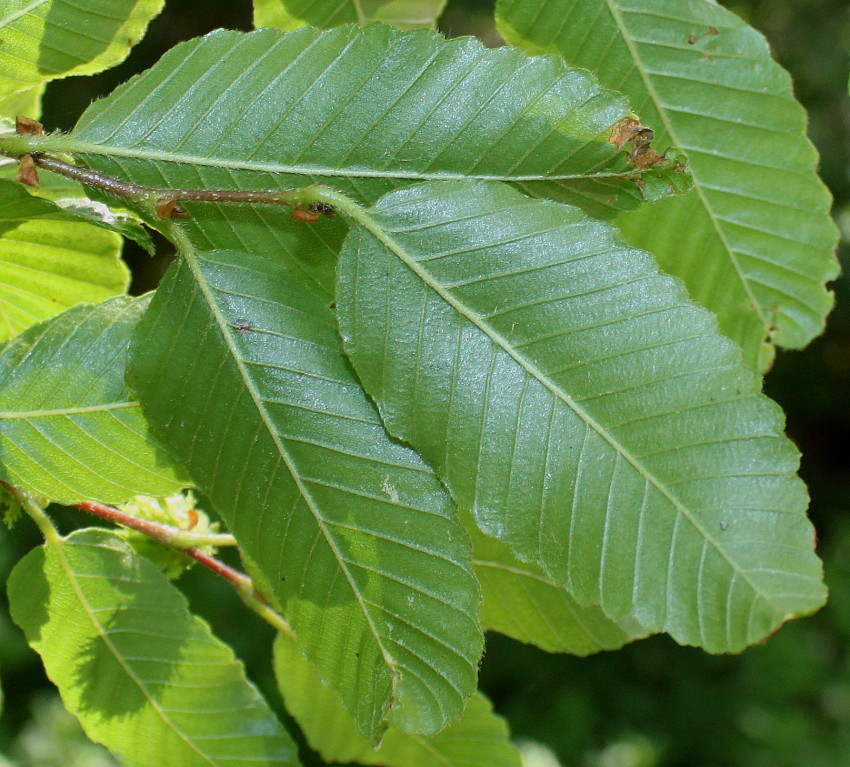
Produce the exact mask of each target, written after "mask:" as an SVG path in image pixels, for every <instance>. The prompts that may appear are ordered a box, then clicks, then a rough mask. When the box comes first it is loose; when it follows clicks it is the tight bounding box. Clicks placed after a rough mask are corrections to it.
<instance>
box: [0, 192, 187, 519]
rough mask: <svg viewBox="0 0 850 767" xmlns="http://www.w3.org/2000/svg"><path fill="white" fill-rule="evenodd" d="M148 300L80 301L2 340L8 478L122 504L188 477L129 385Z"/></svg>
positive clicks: (0, 380) (65, 498)
mask: <svg viewBox="0 0 850 767" xmlns="http://www.w3.org/2000/svg"><path fill="white" fill-rule="evenodd" d="M33 201H34V202H37V201H36V200H35V199H34V198H33ZM147 304H148V301H147V300H146V299H135V300H133V299H127V298H123V297H118V298H114V299H111V300H109V301H106V302H104V303H102V304H98V305H96V306H86V305H80V306H76V307H74V308H73V309H69V310H68V311H67V312H65V313H64V314H61V315H60V316H59V317H56V318H55V319H52V320H48V321H47V322H44V323H42V324H40V325H37V326H35V327H33V328H30V329H29V330H27V331H26V332H24V333H23V334H21V335H20V336H18V337H17V338H15V339H14V340H13V341H11V342H10V343H9V344H7V345H6V346H5V347H4V348H3V350H2V352H0V458H2V465H0V478H2V479H3V480H5V481H6V482H8V483H10V484H12V485H15V486H17V487H19V488H21V489H23V490H26V491H28V492H31V493H35V494H36V495H40V496H44V497H46V498H50V499H51V500H54V501H61V502H63V503H77V502H79V501H85V500H96V501H101V502H104V503H122V502H124V501H127V500H129V499H130V498H131V497H132V496H134V495H136V494H137V493H148V494H152V495H169V494H171V493H174V492H177V491H178V490H179V489H180V488H181V487H182V486H183V485H184V484H185V483H186V482H187V478H186V475H185V472H183V471H182V470H181V469H180V468H179V467H178V466H176V465H175V464H174V461H173V460H172V459H171V458H170V457H169V456H168V454H167V453H166V452H165V450H164V449H163V448H162V446H161V445H160V443H159V442H158V441H157V440H156V439H155V438H154V437H153V436H152V435H151V434H150V432H149V430H148V427H147V424H146V423H145V420H144V418H143V417H142V415H141V412H140V410H139V405H138V403H137V402H135V401H133V399H132V398H131V397H130V394H129V393H128V391H127V387H126V385H125V384H124V368H125V365H126V356H127V347H128V345H129V342H130V334H131V332H132V331H133V330H134V328H135V326H136V322H137V320H138V318H139V316H140V315H141V314H142V313H143V312H144V310H145V308H146V307H147Z"/></svg>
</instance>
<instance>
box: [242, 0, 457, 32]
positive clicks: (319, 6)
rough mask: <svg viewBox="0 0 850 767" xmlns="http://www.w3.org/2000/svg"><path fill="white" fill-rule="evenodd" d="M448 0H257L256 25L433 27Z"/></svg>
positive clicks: (320, 27) (291, 27)
mask: <svg viewBox="0 0 850 767" xmlns="http://www.w3.org/2000/svg"><path fill="white" fill-rule="evenodd" d="M445 5H446V0H319V1H318V2H316V0H254V26H255V27H277V28H278V29H297V28H298V27H306V26H312V27H318V28H319V29H330V28H331V27H338V26H340V25H341V24H349V23H352V22H353V23H356V24H368V23H369V22H370V21H383V22H385V23H387V24H392V25H393V26H394V27H398V28H399V29H411V28H413V27H433V26H434V25H435V24H436V23H437V19H438V18H439V16H440V14H441V13H442V12H443V8H444V7H445Z"/></svg>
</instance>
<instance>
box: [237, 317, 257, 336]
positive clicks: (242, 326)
mask: <svg viewBox="0 0 850 767" xmlns="http://www.w3.org/2000/svg"><path fill="white" fill-rule="evenodd" d="M233 327H234V328H236V329H237V330H238V331H239V333H240V335H241V336H242V337H243V338H244V337H245V336H247V335H248V333H250V332H251V331H252V330H253V329H254V326H253V325H252V324H251V323H250V322H248V320H236V323H235V324H234V325H233Z"/></svg>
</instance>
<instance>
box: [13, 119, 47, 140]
mask: <svg viewBox="0 0 850 767" xmlns="http://www.w3.org/2000/svg"><path fill="white" fill-rule="evenodd" d="M15 133H17V134H18V135H19V136H40V135H41V134H42V133H44V126H43V125H42V124H41V123H40V122H39V121H38V120H33V119H32V118H31V117H23V116H21V115H18V116H17V117H16V118H15Z"/></svg>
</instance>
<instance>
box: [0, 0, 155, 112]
mask: <svg viewBox="0 0 850 767" xmlns="http://www.w3.org/2000/svg"><path fill="white" fill-rule="evenodd" d="M162 5H163V0H86V2H84V3H79V2H71V0H6V2H4V3H3V4H2V6H0V96H2V95H6V94H11V93H17V92H18V91H24V90H28V89H29V88H33V87H35V86H38V85H40V84H41V83H46V82H48V81H50V80H55V79H56V78H59V77H67V76H69V75H87V74H93V73H94V72H100V71H101V70H102V69H106V68H108V67H111V66H114V65H115V64H118V63H119V62H121V61H123V60H124V59H125V58H126V57H127V54H128V53H129V52H130V49H131V48H132V47H133V45H135V43H136V42H138V40H139V39H140V38H141V36H142V35H143V34H144V32H145V29H146V27H147V25H148V22H149V21H150V20H151V19H152V18H153V17H154V16H156V15H157V14H158V13H159V12H160V11H161V10H162ZM29 116H30V117H35V116H36V115H29Z"/></svg>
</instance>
